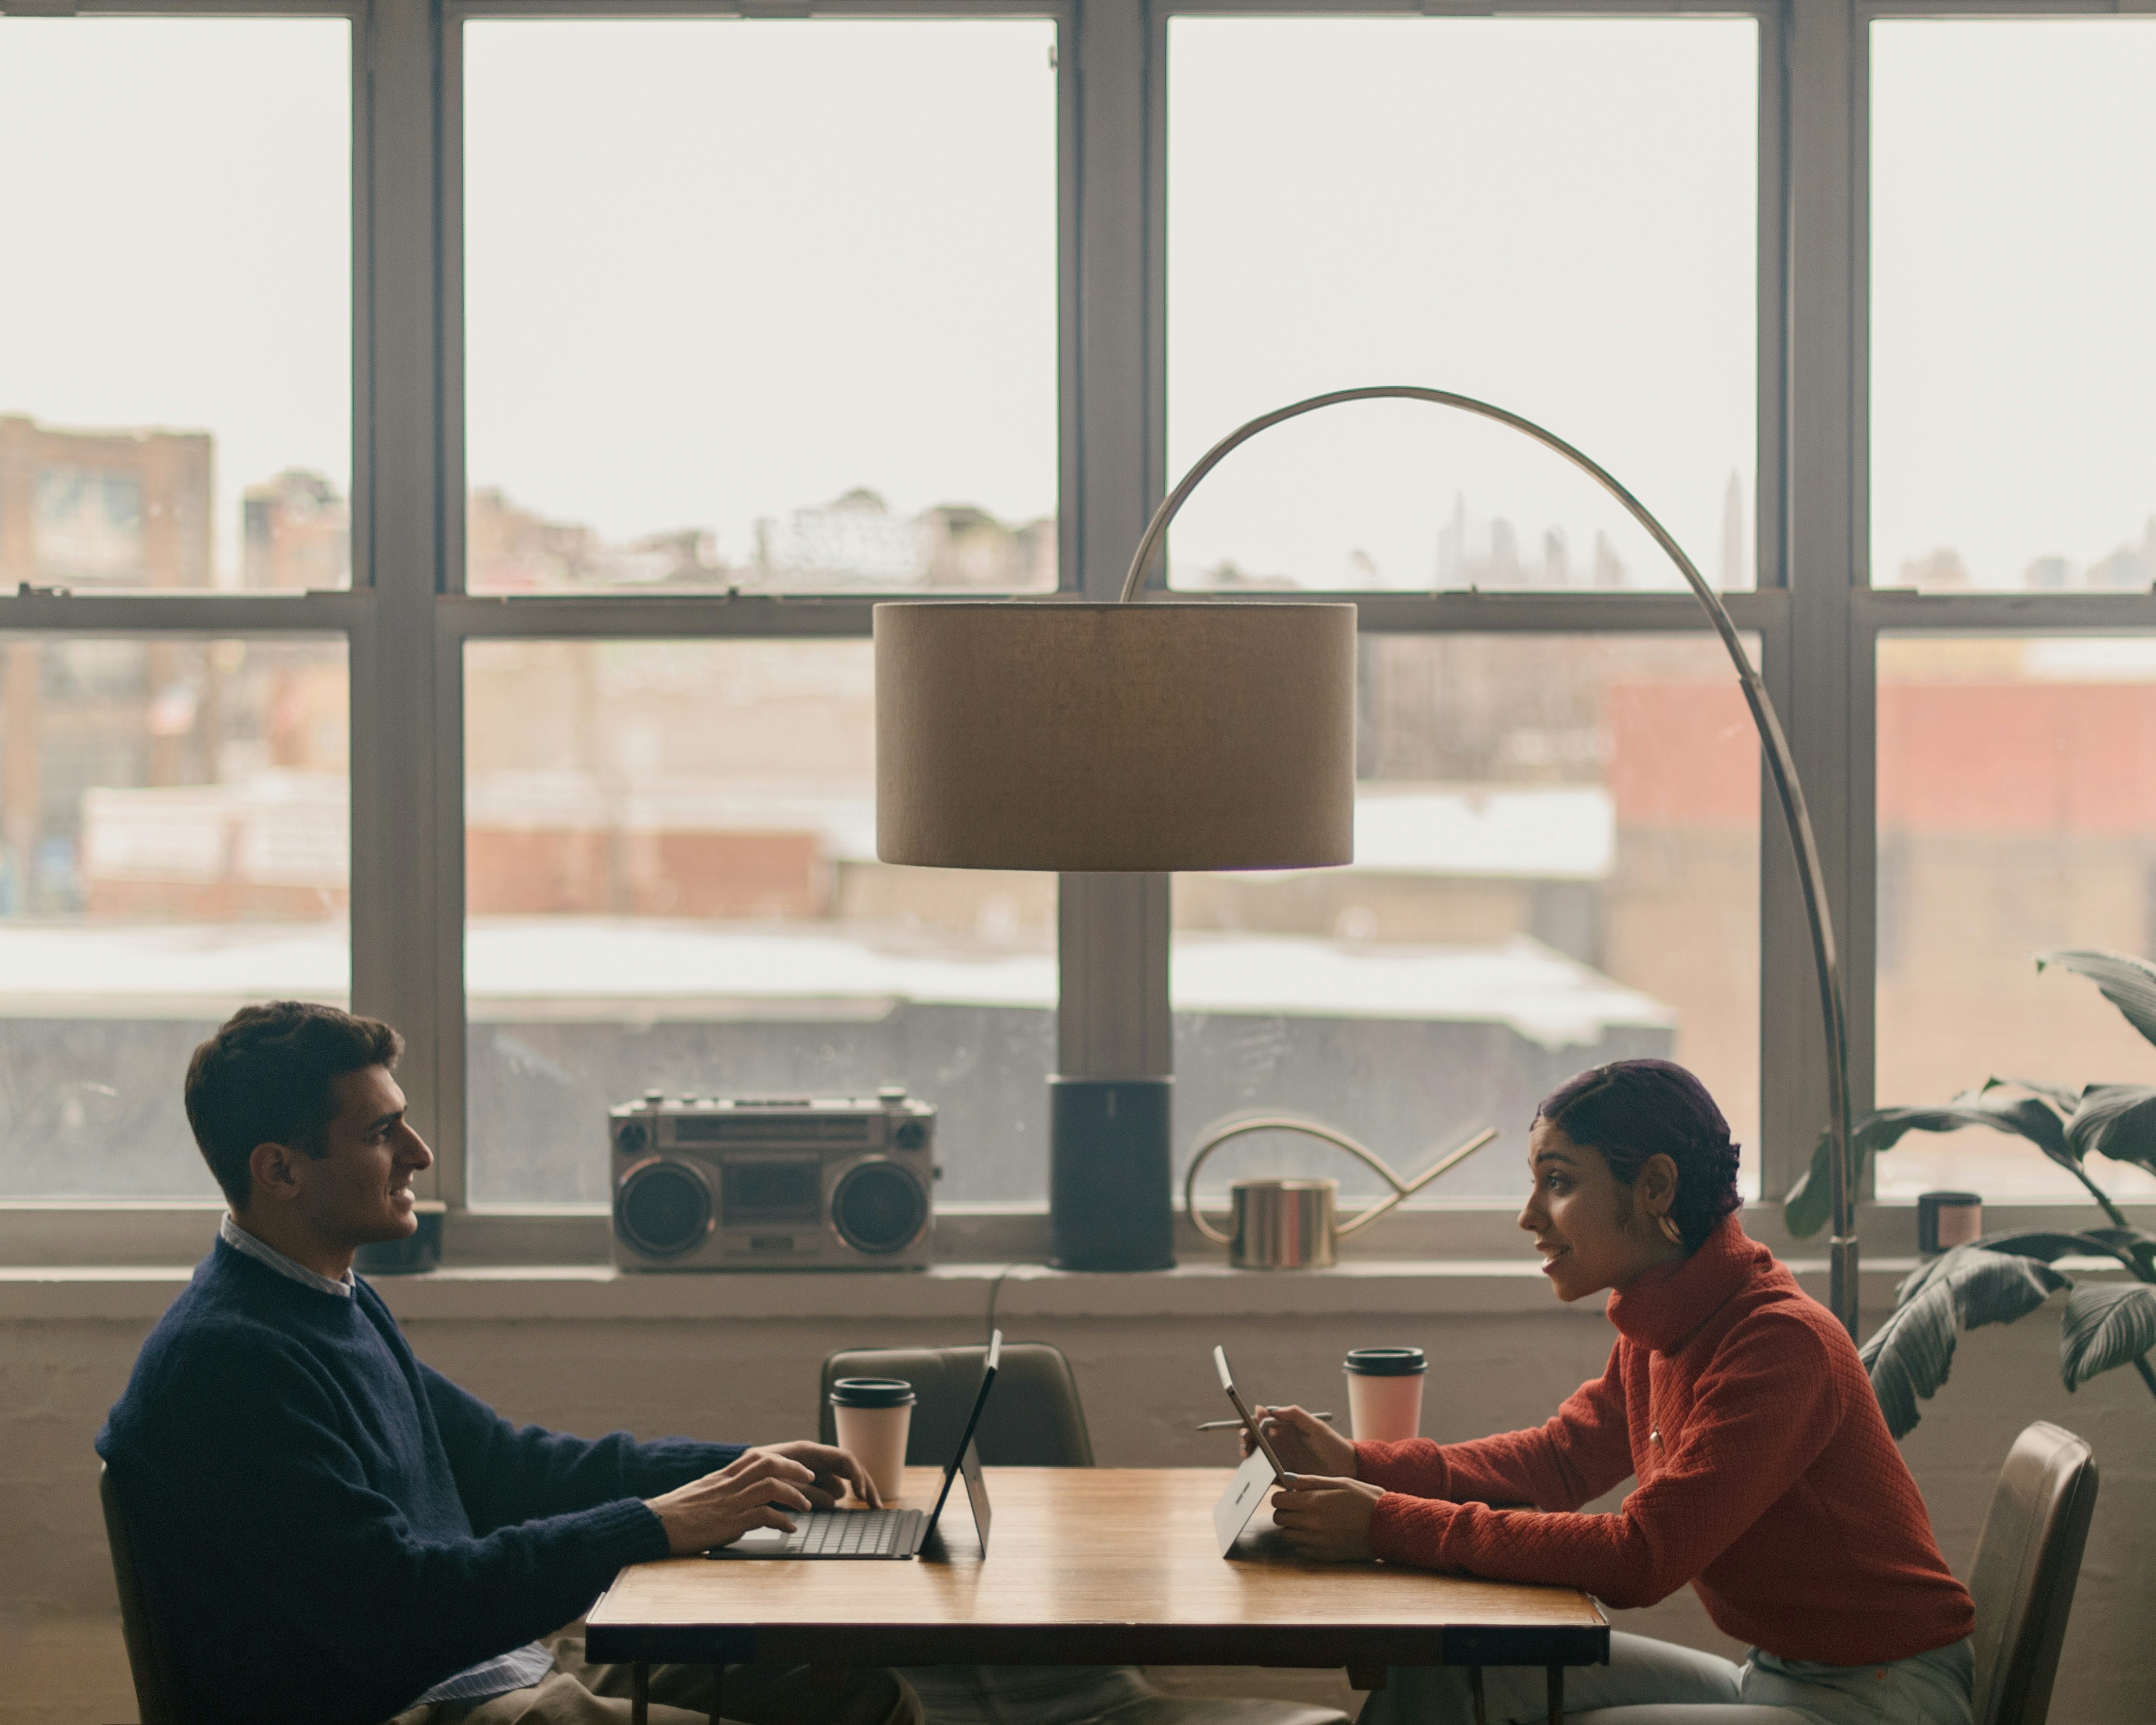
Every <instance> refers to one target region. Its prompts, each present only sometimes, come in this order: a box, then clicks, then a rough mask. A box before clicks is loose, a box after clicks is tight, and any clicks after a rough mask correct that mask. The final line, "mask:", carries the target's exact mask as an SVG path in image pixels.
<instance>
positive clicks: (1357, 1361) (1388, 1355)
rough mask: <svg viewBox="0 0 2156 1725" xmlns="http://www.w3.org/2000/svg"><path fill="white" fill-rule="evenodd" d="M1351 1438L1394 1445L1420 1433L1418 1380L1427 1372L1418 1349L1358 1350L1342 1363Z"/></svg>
mask: <svg viewBox="0 0 2156 1725" xmlns="http://www.w3.org/2000/svg"><path fill="white" fill-rule="evenodd" d="M1429 1369H1430V1364H1429V1362H1428V1361H1426V1360H1425V1359H1424V1358H1423V1353H1422V1349H1420V1348H1355V1349H1353V1351H1352V1352H1350V1353H1349V1354H1348V1356H1347V1358H1346V1360H1344V1361H1343V1362H1342V1370H1343V1371H1345V1372H1346V1373H1347V1420H1348V1424H1349V1426H1350V1429H1351V1430H1352V1432H1353V1435H1354V1436H1355V1437H1357V1438H1358V1439H1364V1440H1374V1441H1376V1442H1378V1443H1397V1442H1399V1440H1400V1439H1402V1438H1411V1437H1414V1436H1415V1435H1417V1434H1418V1433H1419V1432H1420V1431H1421V1430H1422V1380H1423V1375H1424V1373H1426V1372H1427V1371H1428V1370H1429Z"/></svg>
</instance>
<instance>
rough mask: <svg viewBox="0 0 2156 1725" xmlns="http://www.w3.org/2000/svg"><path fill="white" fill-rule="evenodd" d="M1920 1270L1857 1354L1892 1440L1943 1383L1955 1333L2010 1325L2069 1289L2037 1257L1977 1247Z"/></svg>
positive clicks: (1908, 1428)
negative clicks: (1921, 1275)
mask: <svg viewBox="0 0 2156 1725" xmlns="http://www.w3.org/2000/svg"><path fill="white" fill-rule="evenodd" d="M2061 1255H2064V1254H2061ZM1925 1268H1926V1270H1927V1271H1928V1275H1927V1276H1925V1277H1924V1279H1923V1280H1922V1283H1921V1284H1920V1285H1919V1286H1917V1289H1916V1291H1915V1292H1914V1293H1913V1295H1912V1297H1911V1298H1909V1299H1908V1300H1907V1301H1904V1302H1903V1303H1902V1304H1901V1305H1899V1306H1897V1307H1895V1309H1894V1310H1893V1312H1892V1313H1890V1314H1889V1315H1888V1317H1887V1319H1886V1322H1884V1323H1882V1324H1881V1325H1880V1326H1879V1327H1878V1329H1877V1330H1876V1331H1874V1332H1872V1336H1871V1340H1870V1341H1868V1342H1866V1343H1865V1344H1864V1346H1863V1348H1861V1350H1860V1351H1859V1353H1860V1358H1862V1360H1863V1361H1864V1368H1865V1370H1866V1371H1867V1372H1869V1373H1871V1388H1872V1389H1873V1390H1874V1391H1875V1392H1876V1394H1877V1395H1878V1397H1879V1406H1880V1409H1881V1412H1883V1413H1884V1414H1886V1427H1887V1430H1890V1431H1892V1433H1893V1434H1894V1435H1895V1436H1896V1437H1897V1438H1899V1437H1903V1436H1906V1435H1907V1434H1908V1433H1910V1432H1912V1431H1914V1430H1916V1429H1917V1420H1919V1419H1920V1418H1921V1417H1922V1416H1921V1415H1919V1414H1918V1413H1917V1403H1918V1402H1919V1401H1922V1400H1927V1399H1929V1398H1930V1397H1931V1396H1933V1395H1934V1394H1937V1393H1938V1388H1939V1386H1940V1385H1941V1384H1944V1383H1945V1382H1946V1381H1947V1373H1948V1371H1949V1370H1950V1369H1951V1368H1952V1367H1953V1353H1954V1341H1955V1337H1956V1334H1957V1332H1958V1331H1960V1330H1974V1329H1977V1328H1979V1327H1981V1326H1983V1325H1985V1324H2010V1323H2012V1322H2014V1321H2015V1319H2016V1318H2019V1317H2026V1316H2027V1315H2028V1314H2029V1313H2030V1312H2034V1311H2035V1309H2036V1308H2037V1307H2039V1306H2041V1305H2042V1304H2043V1303H2044V1301H2046V1299H2048V1298H2049V1297H2050V1296H2051V1295H2052V1294H2054V1293H2055V1292H2056V1291H2058V1290H2059V1289H2061V1288H2064V1287H2071V1286H2073V1283H2072V1281H2071V1278H2069V1277H2067V1276H2062V1275H2061V1274H2060V1272H2059V1271H2056V1270H2054V1269H2052V1268H2051V1266H2050V1265H2049V1264H2047V1263H2046V1262H2044V1261H2043V1260H2041V1259H2038V1258H2030V1257H2020V1256H2017V1255H2009V1254H2006V1253H2002V1252H1996V1251H1990V1250H1985V1249H1984V1247H1982V1246H1980V1245H1964V1246H1956V1247H1955V1248H1954V1249H1953V1250H1952V1251H1950V1252H1948V1253H1947V1254H1945V1255H1944V1256H1943V1257H1942V1258H1940V1259H1939V1260H1938V1262H1937V1263H1936V1264H1932V1265H1928V1266H1925Z"/></svg>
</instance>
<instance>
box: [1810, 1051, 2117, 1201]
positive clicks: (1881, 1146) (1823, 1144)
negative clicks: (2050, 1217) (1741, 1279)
mask: <svg viewBox="0 0 2156 1725" xmlns="http://www.w3.org/2000/svg"><path fill="white" fill-rule="evenodd" d="M2005 1087H2006V1086H2005V1085H2004V1084H2003V1083H2002V1081H2000V1080H1999V1079H1996V1078H1994V1079H1992V1080H1989V1081H1988V1082H1986V1083H1985V1085H1984V1087H1983V1088H1982V1089H1981V1090H1972V1091H1963V1093H1962V1094H1961V1095H1960V1096H1956V1097H1955V1098H1954V1099H1953V1101H1951V1102H1949V1103H1948V1104H1947V1105H1946V1106H1944V1107H1931V1108H1881V1109H1880V1110H1878V1111H1876V1113H1871V1114H1867V1115H1866V1116H1865V1117H1864V1118H1863V1119H1862V1120H1861V1121H1859V1122H1857V1127H1856V1133H1855V1146H1856V1170H1855V1173H1854V1175H1853V1178H1854V1180H1855V1181H1856V1183H1858V1184H1860V1185H1861V1183H1862V1182H1863V1179H1864V1170H1865V1168H1866V1166H1867V1165H1868V1164H1869V1163H1870V1162H1871V1158H1872V1157H1873V1156H1874V1155H1876V1153H1878V1152H1880V1151H1881V1150H1891V1149H1892V1148H1893V1147H1894V1146H1895V1145H1897V1144H1898V1143H1900V1142H1901V1141H1902V1138H1903V1137H1904V1136H1905V1135H1907V1133H1910V1132H1959V1131H1961V1130H1962V1129H1963V1127H1971V1126H1981V1127H1989V1128H1990V1129H1991V1130H1992V1131H1993V1132H2011V1133H2013V1134H2014V1135H2015V1136H2016V1137H2024V1138H2026V1139H2028V1140H2029V1141H2030V1142H2031V1143H2033V1144H2035V1146H2036V1147H2037V1148H2038V1149H2040V1150H2041V1151H2042V1152H2043V1153H2044V1154H2045V1155H2046V1156H2048V1157H2050V1158H2051V1160H2052V1161H2054V1162H2057V1163H2064V1164H2066V1166H2068V1167H2074V1166H2077V1163H2076V1158H2075V1154H2074V1152H2073V1150H2072V1148H2071V1146H2070V1145H2069V1144H2068V1143H2067V1142H2066V1122H2064V1121H2063V1120H2061V1118H2060V1111H2059V1110H2058V1109H2057V1108H2056V1107H2055V1106H2053V1105H2052V1104H2051V1102H2049V1101H2046V1100H2045V1099H2044V1098H2043V1097H2042V1096H2003V1095H1997V1094H1994V1092H1995V1091H2001V1090H2003V1089H2005ZM1833 1145H1834V1138H1833V1135H1832V1133H1830V1132H1821V1133H1820V1141H1819V1142H1818V1143H1817V1144H1816V1145H1815V1146H1814V1147H1813V1150H1812V1165H1811V1166H1810V1168H1807V1169H1806V1170H1805V1171H1804V1174H1803V1176H1802V1177H1801V1178H1799V1180H1798V1181H1797V1183H1796V1184H1795V1185H1794V1186H1792V1187H1791V1188H1790V1189H1789V1196H1788V1197H1787V1198H1785V1199H1783V1200H1782V1214H1783V1219H1784V1222H1785V1223H1786V1224H1787V1225H1788V1227H1789V1232H1790V1233H1792V1234H1794V1235H1796V1236H1797V1238H1798V1239H1799V1240H1805V1239H1809V1237H1810V1236H1811V1235H1815V1234H1816V1233H1818V1232H1819V1231H1820V1229H1821V1228H1823V1227H1824V1226H1825V1225H1826V1221H1827V1219H1828V1218H1829V1217H1830V1215H1831V1214H1833V1213H1834V1173H1833V1169H1832V1168H1831V1166H1830V1158H1831V1157H1832V1155H1833Z"/></svg>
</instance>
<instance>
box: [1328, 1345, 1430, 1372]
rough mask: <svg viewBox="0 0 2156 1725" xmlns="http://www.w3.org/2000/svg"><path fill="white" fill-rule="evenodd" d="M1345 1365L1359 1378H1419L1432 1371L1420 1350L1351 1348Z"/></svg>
mask: <svg viewBox="0 0 2156 1725" xmlns="http://www.w3.org/2000/svg"><path fill="white" fill-rule="evenodd" d="M1344 1364H1345V1365H1346V1367H1347V1370H1349V1371H1351V1372H1353V1373H1354V1374H1355V1375H1356V1376H1357V1377H1358V1378H1419V1377H1420V1376H1421V1375H1422V1374H1423V1373H1424V1372H1426V1371H1428V1370H1429V1369H1430V1363H1429V1361H1427V1360H1425V1359H1424V1358H1423V1354H1422V1349H1420V1348H1350V1349H1348V1351H1347V1359H1346V1361H1345V1362H1344Z"/></svg>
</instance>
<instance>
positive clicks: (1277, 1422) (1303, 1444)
mask: <svg viewBox="0 0 2156 1725" xmlns="http://www.w3.org/2000/svg"><path fill="white" fill-rule="evenodd" d="M1250 1417H1251V1418H1252V1419H1254V1420H1256V1421H1257V1422H1258V1425H1260V1428H1261V1429H1262V1430H1264V1432H1265V1441H1266V1442H1267V1443H1269V1444H1270V1445H1272V1446H1273V1453H1274V1454H1276V1455H1278V1456H1279V1457H1280V1459H1281V1466H1283V1467H1285V1468H1286V1469H1287V1470H1288V1471H1290V1472H1291V1473H1309V1474H1323V1475H1326V1476H1337V1477H1338V1478H1341V1479H1349V1480H1352V1479H1353V1478H1354V1477H1355V1446H1354V1445H1353V1444H1352V1443H1350V1442H1349V1441H1348V1440H1347V1439H1346V1438H1344V1437H1342V1436H1341V1435H1340V1434H1339V1433H1338V1432H1337V1431H1335V1430H1333V1429H1332V1427H1331V1426H1329V1425H1327V1424H1326V1423H1325V1422H1324V1421H1323V1420H1320V1419H1319V1418H1318V1417H1317V1415H1316V1414H1312V1413H1310V1412H1308V1411H1307V1410H1306V1409H1301V1408H1266V1407H1258V1408H1253V1409H1250ZM1242 1440H1243V1454H1244V1455H1249V1454H1250V1433H1249V1432H1248V1431H1245V1432H1244V1433H1243V1435H1242Z"/></svg>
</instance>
